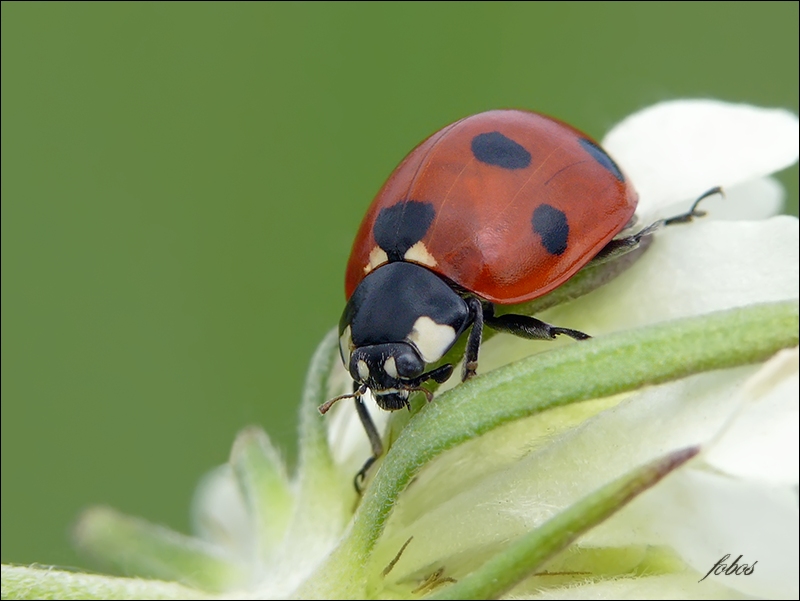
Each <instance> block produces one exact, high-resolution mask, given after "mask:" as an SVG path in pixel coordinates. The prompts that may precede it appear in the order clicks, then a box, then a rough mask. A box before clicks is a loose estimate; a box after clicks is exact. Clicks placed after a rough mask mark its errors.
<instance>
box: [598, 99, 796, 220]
mask: <svg viewBox="0 0 800 601" xmlns="http://www.w3.org/2000/svg"><path fill="white" fill-rule="evenodd" d="M798 131H799V130H798V120H797V116H796V115H794V114H793V113H791V112H789V111H786V110H783V109H764V108H757V107H754V106H750V105H745V104H729V103H725V102H719V101H716V100H678V101H671V102H662V103H660V104H656V105H655V106H652V107H649V108H647V109H644V110H642V111H639V112H638V113H634V114H633V115H631V116H630V117H627V118H626V119H624V120H623V121H622V122H620V123H619V124H617V125H616V126H615V127H614V128H613V129H612V130H611V131H610V132H608V134H607V135H606V137H605V139H604V140H603V147H604V148H605V149H606V150H607V151H608V152H609V153H610V154H611V155H612V156H613V157H614V159H615V160H616V161H617V162H618V163H619V165H620V166H621V167H622V169H623V171H625V172H626V173H627V175H628V176H629V177H630V180H631V181H632V182H633V185H634V187H635V188H636V189H637V190H638V191H639V195H640V210H641V211H642V212H643V214H647V213H649V212H652V211H653V210H655V209H657V208H658V207H660V206H663V205H665V204H670V203H672V202H675V201H678V200H683V199H687V198H694V197H697V196H699V195H700V194H701V193H703V192H704V191H706V190H708V189H709V188H712V187H714V186H723V187H733V186H736V185H738V184H741V183H743V182H746V181H748V180H751V179H756V178H760V177H764V176H766V175H769V174H770V173H773V172H775V171H779V170H780V169H783V168H785V167H788V166H789V165H791V164H793V163H794V162H796V161H797V156H798Z"/></svg>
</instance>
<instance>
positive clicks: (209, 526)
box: [191, 463, 256, 562]
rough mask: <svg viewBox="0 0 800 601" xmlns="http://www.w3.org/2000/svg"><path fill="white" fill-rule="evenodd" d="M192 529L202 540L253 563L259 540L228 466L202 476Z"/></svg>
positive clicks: (194, 508) (194, 502)
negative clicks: (257, 540)
mask: <svg viewBox="0 0 800 601" xmlns="http://www.w3.org/2000/svg"><path fill="white" fill-rule="evenodd" d="M191 514H192V525H193V530H194V532H195V533H196V534H197V535H198V536H199V537H200V538H202V539H204V540H206V541H209V542H212V543H216V544H218V545H220V546H221V547H223V548H225V549H226V550H228V551H230V552H231V553H232V554H234V555H236V556H238V557H240V558H241V559H243V560H245V561H247V562H250V561H251V559H252V558H253V555H254V553H255V548H256V536H255V531H254V528H253V526H252V524H251V522H250V513H249V512H248V511H247V506H246V505H245V502H244V499H243V498H242V494H241V491H240V489H239V487H238V486H237V484H236V479H235V478H234V475H233V470H232V469H231V466H230V465H229V464H227V463H226V464H225V465H220V466H219V467H217V468H215V469H213V470H211V471H210V472H208V473H207V474H205V475H204V476H203V478H202V479H201V480H200V483H199V484H198V485H197V488H196V489H195V493H194V497H193V499H192V510H191Z"/></svg>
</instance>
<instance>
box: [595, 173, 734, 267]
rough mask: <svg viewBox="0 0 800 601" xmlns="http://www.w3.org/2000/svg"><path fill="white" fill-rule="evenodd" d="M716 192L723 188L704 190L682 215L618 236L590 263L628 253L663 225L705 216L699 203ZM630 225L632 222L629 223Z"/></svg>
mask: <svg viewBox="0 0 800 601" xmlns="http://www.w3.org/2000/svg"><path fill="white" fill-rule="evenodd" d="M715 194H722V195H724V192H723V191H722V188H721V187H719V186H717V187H716V188H711V189H710V190H708V191H707V192H704V193H703V194H701V195H700V197H699V198H698V199H697V200H695V201H694V203H693V204H692V208H690V209H689V210H688V211H686V212H685V213H681V214H680V215H675V216H674V217H668V218H666V219H659V220H658V221H654V222H653V223H651V224H650V225H648V226H647V227H646V228H644V229H643V230H641V231H639V232H636V233H635V234H633V235H631V236H626V237H625V238H617V239H615V240H612V241H611V242H609V243H608V244H606V245H605V246H604V247H603V250H601V251H600V252H599V253H598V254H597V256H595V257H594V259H592V260H591V262H590V263H589V265H590V266H594V265H599V264H601V263H605V262H607V261H610V260H612V259H615V258H617V257H619V256H621V255H624V254H627V253H629V252H630V251H632V250H635V249H637V248H639V245H640V244H641V243H642V239H643V238H645V237H647V236H651V235H652V234H654V233H655V232H657V231H658V230H660V229H661V228H663V227H667V226H670V225H675V224H678V223H689V222H690V221H692V219H694V218H695V217H703V216H705V214H706V212H705V211H701V210H698V208H697V207H698V205H699V204H700V202H701V201H702V200H704V199H706V198H708V197H709V196H714V195H715ZM629 225H630V224H629Z"/></svg>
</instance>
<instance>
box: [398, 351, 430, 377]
mask: <svg viewBox="0 0 800 601" xmlns="http://www.w3.org/2000/svg"><path fill="white" fill-rule="evenodd" d="M394 361H395V366H396V369H397V375H398V376H400V377H401V378H414V377H416V376H419V375H421V374H422V372H423V371H424V370H425V364H424V363H423V362H422V359H420V358H419V357H418V356H417V354H416V353H414V352H413V351H408V352H405V353H402V354H400V355H397V356H396V357H395V358H394Z"/></svg>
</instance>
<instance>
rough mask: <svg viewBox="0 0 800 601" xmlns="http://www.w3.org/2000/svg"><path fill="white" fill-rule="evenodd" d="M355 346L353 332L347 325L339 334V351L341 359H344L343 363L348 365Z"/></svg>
mask: <svg viewBox="0 0 800 601" xmlns="http://www.w3.org/2000/svg"><path fill="white" fill-rule="evenodd" d="M355 348H356V347H355V346H354V345H353V334H352V332H351V330H350V326H347V327H346V328H345V329H344V332H342V335H341V336H339V352H340V353H341V354H342V361H344V364H345V365H350V355H352V354H353V351H354V350H355Z"/></svg>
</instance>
